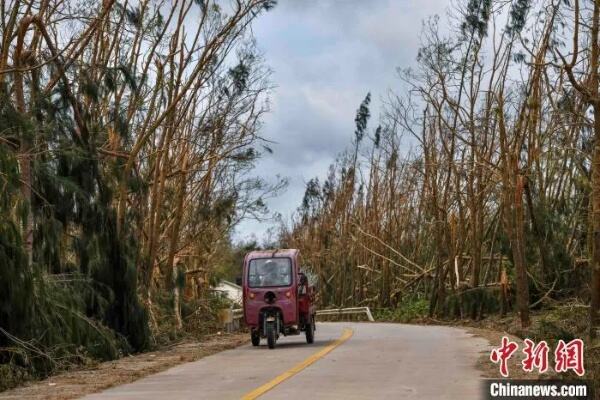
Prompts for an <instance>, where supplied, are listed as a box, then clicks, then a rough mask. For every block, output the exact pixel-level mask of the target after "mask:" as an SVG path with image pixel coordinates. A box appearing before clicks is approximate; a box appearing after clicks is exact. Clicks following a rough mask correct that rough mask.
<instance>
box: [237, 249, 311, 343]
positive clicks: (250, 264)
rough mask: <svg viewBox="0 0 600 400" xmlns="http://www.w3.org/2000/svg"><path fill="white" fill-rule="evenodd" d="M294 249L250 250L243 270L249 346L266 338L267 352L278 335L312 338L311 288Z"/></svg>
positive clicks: (309, 340) (307, 339)
mask: <svg viewBox="0 0 600 400" xmlns="http://www.w3.org/2000/svg"><path fill="white" fill-rule="evenodd" d="M299 256H300V253H299V251H298V250H296V249H287V250H267V251H252V252H250V253H248V254H246V257H245V258H244V267H243V277H242V286H243V301H244V320H245V322H246V325H247V326H248V327H249V328H250V337H251V339H252V345H254V346H258V345H259V344H260V339H261V338H266V339H267V344H268V346H269V348H270V349H273V348H274V347H275V342H276V341H277V339H278V338H279V335H280V334H282V335H284V336H287V335H299V334H300V332H304V333H305V334H306V342H307V343H312V342H313V341H314V337H315V307H314V305H313V300H314V287H313V286H310V285H309V283H308V279H307V277H306V275H305V274H304V273H302V272H301V271H300V265H299V263H300V261H299Z"/></svg>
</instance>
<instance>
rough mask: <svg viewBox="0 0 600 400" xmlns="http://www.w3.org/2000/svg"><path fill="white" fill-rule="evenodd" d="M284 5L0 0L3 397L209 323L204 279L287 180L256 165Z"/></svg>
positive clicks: (263, 0)
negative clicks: (261, 174)
mask: <svg viewBox="0 0 600 400" xmlns="http://www.w3.org/2000/svg"><path fill="white" fill-rule="evenodd" d="M274 3H275V2H274V1H272V0H239V1H231V2H217V1H211V0H174V1H162V0H161V1H148V0H142V1H133V2H132V1H116V0H104V1H89V0H75V1H59V0H56V1H55V0H40V1H22V0H7V1H2V2H1V6H0V390H2V389H5V388H6V387H9V386H13V385H15V384H17V383H18V382H21V381H22V380H24V379H28V378H30V377H42V376H46V375H48V374H50V373H53V372H55V371H56V370H60V369H64V368H70V367H73V366H78V365H81V364H84V363H86V362H88V361H89V360H103V359H112V358H116V357H119V356H121V355H123V354H127V353H131V352H139V351H143V350H146V349H149V348H152V347H154V346H156V345H157V344H161V343H165V342H168V341H169V340H172V339H174V338H177V337H178V336H180V335H182V334H184V333H185V332H193V333H195V334H199V333H202V332H204V331H205V330H206V329H210V325H211V321H213V320H214V309H215V308H218V307H220V305H219V304H218V303H219V301H220V300H219V299H215V298H214V296H211V295H210V293H208V292H206V293H199V294H198V293H195V294H194V296H192V297H193V302H194V303H193V304H192V303H190V304H188V303H187V299H184V293H183V291H184V286H185V283H186V281H189V279H188V274H189V272H190V271H200V275H202V276H203V279H204V280H205V281H206V280H211V279H212V275H211V274H212V272H211V271H212V270H211V269H210V268H208V267H207V266H213V265H219V264H220V263H221V262H222V259H221V258H222V257H223V254H226V253H227V249H228V248H229V238H230V235H231V232H232V229H233V227H234V226H235V225H236V223H237V222H239V221H240V220H241V219H243V218H246V217H249V216H252V217H256V218H262V217H263V216H265V215H266V212H267V209H266V207H265V204H264V198H265V197H266V196H269V195H271V194H273V193H275V192H276V191H277V190H278V189H280V188H281V187H282V186H283V184H284V182H279V183H276V184H275V185H267V184H266V183H265V182H263V181H262V180H261V179H259V178H256V177H254V176H252V175H251V169H252V167H253V164H254V161H255V160H256V159H257V158H258V157H260V154H261V152H264V151H270V149H269V148H268V147H266V146H265V143H264V142H263V141H262V140H261V138H260V136H259V128H260V126H261V118H262V116H263V114H264V113H265V112H266V111H267V110H268V102H267V99H268V95H269V91H270V89H271V83H270V80H269V76H270V71H269V69H268V68H267V66H266V65H265V63H264V62H263V60H262V58H261V55H260V53H259V52H258V51H257V50H256V46H255V43H254V41H253V38H252V34H251V30H250V26H251V24H252V22H253V21H254V20H255V19H256V18H257V17H259V16H260V15H261V14H262V13H264V12H266V11H267V10H269V9H270V8H271V7H273V6H274ZM202 268H204V270H203V269H202ZM204 286H206V285H204Z"/></svg>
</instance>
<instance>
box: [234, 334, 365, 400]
mask: <svg viewBox="0 0 600 400" xmlns="http://www.w3.org/2000/svg"><path fill="white" fill-rule="evenodd" d="M353 333H354V332H353V331H352V329H344V331H343V332H342V336H340V338H339V339H337V340H336V341H334V342H332V343H330V344H329V345H327V346H325V347H324V348H323V349H321V350H319V351H318V352H316V353H315V354H313V355H312V356H310V357H308V358H307V359H306V360H304V361H302V362H301V363H300V364H297V365H295V366H294V367H292V368H291V369H289V370H287V371H285V372H284V373H283V374H281V375H279V376H278V377H276V378H275V379H273V380H272V381H270V382H267V383H265V384H264V385H262V386H260V387H258V388H256V389H254V390H253V391H251V392H250V393H248V394H246V395H244V397H242V400H254V399H256V398H258V397H259V396H262V395H263V394H265V393H266V392H268V391H269V390H271V389H273V388H274V387H275V386H277V385H279V384H280V383H281V382H283V381H285V380H286V379H289V378H291V377H292V376H294V375H296V374H297V373H298V372H300V371H302V370H303V369H304V368H306V367H308V366H309V365H311V364H314V363H315V362H317V361H318V360H320V359H321V358H323V357H325V356H326V355H327V354H329V353H330V352H331V351H332V350H333V349H335V348H336V347H338V346H339V345H341V344H342V343H344V342H345V341H346V340H348V339H350V338H351V337H352V334H353Z"/></svg>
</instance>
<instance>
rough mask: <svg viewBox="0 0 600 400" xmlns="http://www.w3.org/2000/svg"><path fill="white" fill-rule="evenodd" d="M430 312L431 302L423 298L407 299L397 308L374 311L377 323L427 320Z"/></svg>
mask: <svg viewBox="0 0 600 400" xmlns="http://www.w3.org/2000/svg"><path fill="white" fill-rule="evenodd" d="M428 312H429V301H428V300H426V299H422V298H415V297H407V298H404V299H402V301H400V303H399V305H398V306H397V307H396V308H381V309H377V310H374V312H373V317H374V318H375V320H376V321H393V322H402V323H409V322H414V321H418V320H420V319H422V318H425V317H426V316H427V314H428Z"/></svg>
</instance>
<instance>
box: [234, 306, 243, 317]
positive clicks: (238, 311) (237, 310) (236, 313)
mask: <svg viewBox="0 0 600 400" xmlns="http://www.w3.org/2000/svg"><path fill="white" fill-rule="evenodd" d="M231 314H232V315H233V319H240V318H242V317H243V316H244V310H243V309H241V308H234V309H233V310H231Z"/></svg>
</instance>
